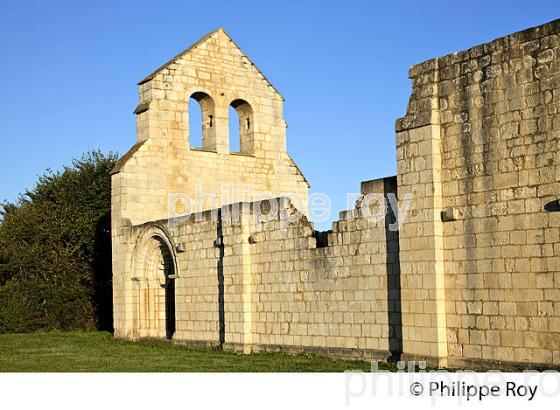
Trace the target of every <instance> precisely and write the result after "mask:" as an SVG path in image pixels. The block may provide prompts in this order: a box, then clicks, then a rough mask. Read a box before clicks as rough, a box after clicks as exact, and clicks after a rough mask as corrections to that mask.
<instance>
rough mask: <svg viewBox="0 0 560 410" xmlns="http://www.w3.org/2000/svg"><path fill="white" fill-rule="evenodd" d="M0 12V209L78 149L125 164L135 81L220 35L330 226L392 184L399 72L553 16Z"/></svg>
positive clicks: (401, 102)
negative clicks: (320, 199)
mask: <svg viewBox="0 0 560 410" xmlns="http://www.w3.org/2000/svg"><path fill="white" fill-rule="evenodd" d="M0 10H1V11H0V79H1V81H2V98H0V175H1V179H0V181H1V183H0V201H1V200H4V199H6V200H9V201H13V200H15V199H16V198H17V196H18V194H19V193H21V192H24V191H25V189H26V188H31V187H33V185H34V182H35V180H36V178H37V176H38V175H40V174H42V173H43V171H44V170H45V169H46V168H53V169H60V168H61V167H62V165H63V164H68V163H69V162H70V161H71V159H72V158H74V157H77V156H80V155H81V154H82V153H83V152H85V151H87V150H89V149H94V148H99V149H101V150H103V151H117V152H118V153H120V154H124V153H125V152H126V151H127V150H128V148H129V147H130V146H131V145H132V144H133V143H134V141H135V122H134V115H133V114H132V111H133V110H134V108H135V107H136V105H137V102H138V88H137V86H136V83H137V82H138V81H139V80H141V79H142V78H143V77H144V76H146V75H147V74H149V73H151V72H152V71H153V70H154V69H155V68H157V67H159V66H160V65H161V64H162V63H164V62H166V61H167V60H169V59H170V58H171V57H173V56H174V55H175V54H177V53H178V52H180V51H182V50H183V49H185V48H186V47H187V46H189V45H190V44H191V43H193V42H194V41H196V40H198V39H199V38H200V37H202V36H203V35H204V34H206V33H208V32H210V31H212V30H214V29H216V28H217V27H220V26H221V27H224V29H225V30H226V31H227V32H228V34H230V35H231V36H232V37H233V39H234V40H235V41H236V43H237V44H238V45H239V46H240V47H241V48H242V49H243V51H244V52H245V53H246V54H247V55H248V56H249V58H251V59H252V61H253V62H254V63H255V64H256V65H257V66H258V67H259V68H260V69H261V71H263V73H265V75H266V76H267V77H268V79H269V80H270V81H271V82H272V83H273V84H274V85H275V86H276V88H278V89H279V90H280V92H281V93H282V95H283V96H284V97H285V98H286V102H285V117H286V121H287V123H288V125H289V128H288V130H287V131H288V150H289V152H290V154H291V155H292V157H293V158H294V159H295V160H296V162H297V163H298V165H299V166H300V168H301V169H302V171H303V172H304V174H305V175H306V177H307V179H308V181H309V182H310V184H311V190H312V192H324V193H327V194H328V195H329V196H330V197H331V199H332V204H333V214H332V215H331V220H332V219H336V218H337V215H338V211H340V210H343V209H345V208H346V194H347V192H357V191H358V190H359V183H360V181H362V180H366V179H373V178H379V177H384V176H388V175H394V174H395V173H396V165H395V132H394V122H395V119H396V118H398V117H400V116H402V115H403V114H404V112H405V110H406V104H407V101H408V97H409V93H410V89H411V86H410V81H409V79H408V77H407V72H408V68H409V67H410V66H411V65H412V64H415V63H419V62H422V61H424V60H427V59H430V58H433V57H437V56H441V55H445V54H448V53H451V52H454V51H460V50H463V49H465V48H468V47H470V46H474V45H476V44H479V43H483V42H487V41H490V40H492V39H494V38H496V37H501V36H503V35H506V34H510V33H512V32H515V31H519V30H522V29H525V28H529V27H532V26H535V25H539V24H542V23H545V22H547V21H550V20H554V19H555V18H558V17H560V3H559V2H558V0H550V1H546V0H533V1H526V0H525V1H521V0H510V1H491V0H485V1H480V0H469V1H430V2H428V1H418V0H416V1H399V0H395V1H379V2H377V1H365V0H364V1H349V0H346V1H342V0H339V1H329V0H321V1H304V0H299V1H288V0H279V1H264V0H260V1H239V0H238V1H221V0H213V1H200V0H199V1H155V0H153V1H142V0H134V1H117V0H112V1H107V0H102V1H48V0H42V1H28V0H20V1H15V0H12V1H6V0H0ZM329 226H330V224H329V223H323V224H321V225H320V226H319V227H320V228H323V229H326V228H328V227H329Z"/></svg>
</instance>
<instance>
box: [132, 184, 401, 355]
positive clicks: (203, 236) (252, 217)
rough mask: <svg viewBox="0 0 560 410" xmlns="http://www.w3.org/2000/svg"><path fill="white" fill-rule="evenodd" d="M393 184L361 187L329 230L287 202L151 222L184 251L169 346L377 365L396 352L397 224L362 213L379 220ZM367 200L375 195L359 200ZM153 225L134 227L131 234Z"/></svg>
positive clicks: (390, 217)
mask: <svg viewBox="0 0 560 410" xmlns="http://www.w3.org/2000/svg"><path fill="white" fill-rule="evenodd" d="M395 182H396V179H395V178H388V179H385V180H376V181H368V182H367V183H364V184H362V194H363V196H362V201H365V202H362V201H361V202H359V203H358V204H357V205H356V208H355V209H353V210H350V211H346V212H343V213H341V217H342V218H343V219H341V220H340V221H337V222H335V223H334V224H333V230H332V232H326V233H317V232H316V231H314V229H313V226H312V225H311V224H310V223H309V222H308V221H307V219H306V217H305V216H304V215H303V214H302V213H301V212H299V211H298V210H297V209H296V208H294V207H293V204H292V203H291V202H290V201H289V200H288V199H287V198H282V199H279V202H278V203H279V207H278V208H273V210H272V211H270V213H267V214H265V215H261V216H260V217H259V216H258V215H257V213H256V212H255V208H254V206H259V205H256V204H255V203H247V204H241V206H240V207H239V212H240V213H239V214H238V216H237V217H235V215H236V214H235V213H232V211H231V209H232V208H231V206H229V207H225V208H223V209H220V210H219V212H220V213H219V214H218V211H217V210H216V211H209V212H204V213H202V214H199V215H193V216H192V217H191V218H189V219H188V220H186V221H173V222H172V224H169V221H160V222H157V223H155V224H156V225H160V226H162V227H164V229H165V230H166V231H167V232H168V235H169V237H170V238H171V240H172V242H173V244H174V245H176V246H179V248H180V249H181V252H180V253H178V254H177V255H176V258H177V265H178V275H177V276H178V277H177V278H176V279H175V281H176V282H175V283H176V285H175V291H176V317H177V321H176V323H177V331H176V333H175V335H174V337H173V340H174V341H177V342H183V343H189V344H192V343H195V344H198V343H204V344H211V345H218V344H220V345H223V346H224V348H226V349H232V350H239V351H246V352H247V351H263V350H264V351H271V350H272V351H274V350H279V349H282V350H287V351H317V352H322V353H328V354H332V355H344V356H355V357H375V358H378V359H386V358H387V357H389V356H390V355H391V354H392V353H395V354H398V353H400V349H401V346H400V344H399V340H400V333H401V323H400V306H399V295H398V293H395V289H396V288H398V283H399V264H398V232H397V231H396V225H394V224H395V223H396V219H395V217H394V215H393V214H392V213H389V214H388V215H387V216H386V217H381V218H370V217H365V216H364V214H363V207H364V206H367V207H368V210H370V212H371V215H377V213H378V212H380V210H381V208H383V207H384V206H385V203H384V201H385V199H384V198H386V196H387V195H388V194H393V195H394V194H395V193H396V185H395ZM372 193H374V194H377V196H375V197H374V198H372V199H369V200H364V198H368V196H367V195H368V194H372ZM380 201H381V202H380ZM265 204H266V203H265ZM244 205H246V206H247V207H248V208H246V209H245V208H243V206H244ZM259 209H260V208H259ZM369 215H370V214H366V216H369ZM290 216H293V217H294V218H293V219H290ZM296 216H297V217H296ZM259 218H260V219H259ZM150 226H152V224H147V225H140V226H136V227H133V228H131V229H132V236H136V237H142V236H143V235H144V234H143V232H145V230H146V229H151V228H150ZM390 226H391V227H393V228H394V229H393V230H391V229H390ZM318 236H321V238H320V239H318ZM324 239H326V240H327V241H326V242H324ZM318 240H319V245H320V246H319V247H318V246H317V241H318ZM221 244H222V245H221ZM131 269H132V268H131ZM389 289H392V290H391V291H389Z"/></svg>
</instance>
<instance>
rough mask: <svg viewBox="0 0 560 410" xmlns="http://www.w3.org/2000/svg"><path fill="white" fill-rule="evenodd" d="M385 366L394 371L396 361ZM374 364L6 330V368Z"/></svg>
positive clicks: (310, 368) (276, 368)
mask: <svg viewBox="0 0 560 410" xmlns="http://www.w3.org/2000/svg"><path fill="white" fill-rule="evenodd" d="M380 367H382V368H384V369H388V370H394V369H395V368H394V366H393V365H388V364H383V365H380ZM345 370H363V371H369V370H370V363H369V362H364V361H345V360H338V359H331V358H326V357H321V356H317V355H311V354H305V355H297V356H290V355H284V354H264V353H258V354H257V353H254V354H250V355H243V354H236V353H229V352H222V351H217V350H212V349H191V348H187V347H181V346H176V345H171V344H168V343H165V342H157V341H151V342H138V343H132V342H124V341H120V340H116V339H114V338H113V337H112V336H111V334H109V333H106V332H49V333H31V334H0V371H2V372H341V371H345Z"/></svg>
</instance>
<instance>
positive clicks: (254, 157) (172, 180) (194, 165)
mask: <svg viewBox="0 0 560 410" xmlns="http://www.w3.org/2000/svg"><path fill="white" fill-rule="evenodd" d="M409 77H410V78H411V80H412V94H411V96H410V101H409V104H408V107H407V110H406V114H405V116H404V117H402V118H400V119H398V120H397V121H396V149H397V175H396V176H392V177H388V178H384V179H378V180H372V181H365V182H362V184H361V193H362V194H363V195H364V196H367V195H368V194H371V193H376V194H381V195H383V196H385V197H388V196H389V195H390V194H394V195H396V196H397V197H398V201H399V203H400V202H401V201H402V200H403V198H405V196H407V194H412V200H411V203H410V208H409V210H408V212H407V215H406V218H403V219H402V221H399V222H400V223H401V226H400V229H398V230H394V229H389V225H390V224H393V223H394V222H395V218H396V217H397V216H396V215H395V214H394V213H392V212H388V214H387V215H386V217H385V218H383V219H382V220H379V219H378V220H376V221H371V220H370V219H368V218H366V217H364V209H363V206H364V202H361V201H358V202H357V203H356V207H355V209H353V210H349V211H344V212H341V215H340V220H338V221H336V222H334V223H333V227H332V231H329V232H327V233H318V232H316V231H315V230H314V228H313V225H312V224H311V223H310V222H308V221H307V218H306V217H305V213H306V209H305V207H306V199H307V191H308V188H309V186H308V183H307V181H306V180H305V178H304V176H303V175H302V173H301V171H300V170H299V168H298V167H297V166H296V164H295V163H294V161H293V160H292V159H291V157H290V156H289V154H288V153H287V152H286V125H285V122H284V118H283V98H282V96H281V95H280V93H279V92H278V91H277V90H276V89H275V88H274V86H273V85H272V84H271V83H270V82H269V81H268V80H267V78H266V77H265V76H264V75H263V73H261V72H260V71H259V69H258V68H257V67H256V66H255V65H254V64H253V63H252V62H251V61H250V60H249V59H248V57H247V56H246V55H245V54H244V53H243V52H242V51H241V49H240V48H239V47H238V46H237V45H236V44H235V43H234V42H233V40H232V39H231V38H230V37H229V36H228V35H227V34H226V33H225V32H224V31H223V30H222V29H218V30H216V31H214V32H212V33H210V34H208V35H207V36H205V37H203V38H202V39H201V40H199V41H198V42H196V43H195V44H193V45H192V46H191V47H189V48H188V49H187V50H185V51H184V52H182V53H181V54H179V55H177V56H176V57H174V58H173V59H172V60H170V61H169V62H168V63H166V64H164V65H163V66H162V67H160V68H159V69H157V70H156V71H155V72H154V73H152V74H150V75H149V76H148V77H146V78H145V79H144V80H142V81H141V82H140V83H139V85H140V103H139V105H138V107H137V108H136V110H135V114H136V123H137V141H136V144H135V145H134V146H133V147H132V148H131V150H130V151H129V152H128V153H127V154H126V155H125V156H124V157H123V158H122V159H121V160H120V161H119V162H118V164H117V166H116V167H115V169H114V170H113V175H112V232H113V233H112V235H113V245H112V246H113V289H114V292H113V293H114V295H113V297H114V326H115V336H116V337H118V338H125V339H138V338H162V339H165V338H167V339H171V340H173V341H175V342H178V343H187V344H203V345H213V346H221V347H222V348H224V349H231V350H236V351H243V352H251V351H277V350H283V351H288V352H318V353H322V354H329V355H337V356H346V357H360V358H377V359H387V358H389V357H393V358H396V357H398V358H402V359H421V360H427V361H428V362H429V363H430V364H432V365H439V366H469V365H476V366H489V367H491V366H493V365H495V364H496V362H505V363H512V364H515V365H520V366H524V365H529V364H531V365H542V366H547V367H551V366H560V213H559V210H560V205H559V199H560V166H559V158H558V151H559V148H560V20H555V21H553V22H550V23H547V24H544V25H542V26H539V27H535V28H531V29H528V30H525V31H522V32H519V33H515V34H512V35H509V36H506V37H503V38H499V39H497V40H494V41H492V42H490V43H487V44H483V45H479V46H476V47H473V48H470V49H468V50H466V51H461V52H458V53H454V54H450V55H447V56H444V57H441V58H437V59H433V60H429V61H426V62H424V63H421V64H417V65H414V66H412V67H411V69H410V71H409ZM190 98H194V99H195V100H196V101H198V103H199V104H200V107H201V112H202V124H201V127H202V145H203V146H202V147H201V148H190V144H189V112H188V101H189V99H190ZM230 106H231V107H233V108H234V109H235V110H236V111H237V113H238V115H239V124H240V125H239V130H240V131H239V134H240V135H239V138H240V149H239V152H230V151H231V150H230V147H229V130H228V110H229V108H230ZM224 184H225V185H228V186H238V187H240V186H242V185H246V186H248V187H250V192H248V195H249V199H243V200H240V199H239V198H236V196H235V195H234V193H233V192H231V191H228V192H225V193H224V192H223V189H222V187H223V186H224ZM197 187H202V189H203V190H204V191H205V192H207V193H208V192H209V193H215V194H216V195H217V198H218V200H217V202H216V200H213V201H207V202H204V203H203V204H202V205H201V207H200V209H197V210H196V212H195V213H192V214H187V215H185V214H184V213H185V210H184V209H183V210H181V209H177V208H181V202H182V201H181V200H179V199H181V198H187V197H194V196H196V194H197V192H195V191H196V190H197V189H198V188H197ZM262 195H266V196H268V197H271V198H278V200H277V202H276V203H277V204H278V206H275V207H273V206H270V209H269V210H268V214H267V215H266V216H267V217H266V218H265V219H266V220H263V219H258V218H254V213H255V210H256V209H257V208H255V207H256V206H258V207H259V208H258V209H259V210H260V209H261V208H260V207H262V206H263V204H265V202H263V201H261V199H262ZM296 196H297V198H298V201H295V197H296ZM240 202H243V203H240ZM269 205H270V204H269ZM185 209H186V208H185ZM388 209H389V211H391V209H390V208H388ZM293 215H299V217H298V218H290V217H291V216H293Z"/></svg>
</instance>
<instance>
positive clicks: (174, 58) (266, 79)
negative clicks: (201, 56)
mask: <svg viewBox="0 0 560 410" xmlns="http://www.w3.org/2000/svg"><path fill="white" fill-rule="evenodd" d="M220 31H221V32H222V33H224V35H225V36H226V37H227V38H228V39H229V40H230V41H231V43H232V44H233V45H234V46H235V47H236V48H237V49H238V50H239V52H240V53H241V54H242V55H243V57H245V58H246V59H247V60H248V61H249V62H250V63H251V65H252V66H253V67H255V69H256V70H257V72H258V73H259V74H260V75H261V76H262V77H263V79H264V80H265V81H266V82H267V83H268V85H269V86H271V87H272V89H273V90H274V91H276V93H278V95H280V97H282V94H280V91H278V89H277V88H276V87H275V86H274V85H273V84H272V83H271V82H270V81H269V80H268V78H266V76H265V75H264V74H263V72H262V71H261V70H260V69H259V68H258V67H257V66H256V65H255V63H253V61H251V59H250V58H249V57H247V55H246V54H245V53H244V52H243V50H241V47H239V46H238V45H237V44H236V43H235V41H233V39H232V38H231V36H230V35H229V34H228V33H226V32H225V30H224V29H223V28H222V27H219V28H218V29H216V30H214V31H212V32H210V33H208V34H206V35H205V36H204V37H202V38H201V39H200V40H198V41H197V42H195V43H193V44H192V45H191V46H189V47H188V48H187V49H185V50H183V51H181V52H180V53H179V54H177V55H176V56H175V57H173V58H172V59H171V60H169V61H168V62H167V63H165V64H163V65H162V66H161V67H159V68H158V69H156V70H155V71H154V72H153V73H151V74H150V75H149V76H147V77H146V78H144V79H143V80H142V81H140V82H139V83H138V85H141V84H144V83H146V82H148V81H150V80H151V79H153V78H154V77H155V76H156V75H157V74H158V73H159V72H160V71H161V70H163V69H164V68H166V67H168V66H169V65H171V64H173V63H174V62H175V61H177V60H178V59H179V58H181V57H183V56H184V55H185V54H187V53H189V52H190V51H191V50H193V49H195V48H196V47H198V46H199V45H201V44H203V43H204V42H206V40H208V39H209V38H210V37H212V36H213V35H214V34H216V33H218V32H220ZM282 99H284V97H282Z"/></svg>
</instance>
